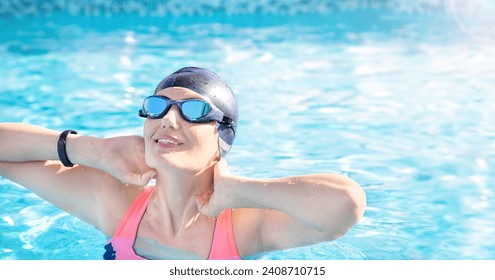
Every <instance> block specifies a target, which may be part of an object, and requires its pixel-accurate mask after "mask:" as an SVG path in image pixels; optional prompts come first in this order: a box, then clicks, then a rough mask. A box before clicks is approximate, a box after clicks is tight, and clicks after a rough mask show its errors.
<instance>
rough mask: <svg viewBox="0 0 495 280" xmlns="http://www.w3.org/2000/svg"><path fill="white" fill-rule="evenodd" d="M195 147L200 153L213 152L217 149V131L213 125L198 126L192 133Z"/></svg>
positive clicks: (208, 153)
mask: <svg viewBox="0 0 495 280" xmlns="http://www.w3.org/2000/svg"><path fill="white" fill-rule="evenodd" d="M193 135H194V138H195V141H194V142H196V143H197V145H196V147H197V148H198V150H201V153H202V154H207V155H210V154H214V153H215V152H216V151H217V150H218V133H217V129H216V126H215V125H208V126H207V125H204V126H201V127H198V129H196V131H195V133H194V134H193Z"/></svg>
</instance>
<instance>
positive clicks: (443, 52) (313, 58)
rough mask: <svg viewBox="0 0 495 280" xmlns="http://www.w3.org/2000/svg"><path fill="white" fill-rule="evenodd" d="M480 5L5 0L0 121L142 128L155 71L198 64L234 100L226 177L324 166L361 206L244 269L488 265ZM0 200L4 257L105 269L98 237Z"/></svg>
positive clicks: (25, 196)
mask: <svg viewBox="0 0 495 280" xmlns="http://www.w3.org/2000/svg"><path fill="white" fill-rule="evenodd" d="M72 2H74V3H72ZM489 2H490V1H488V0H487V1H481V0H478V1H462V0H456V1H430V2H427V1H420V0H416V1H410V3H409V4H407V5H404V4H400V3H401V2H400V1H385V0H384V1H375V2H370V1H364V0H363V1H358V0H354V1H350V0H341V1H314V2H312V1H299V2H295V4H294V2H291V1H282V0H279V1H266V3H265V2H256V4H252V3H253V2H250V1H238V2H236V3H235V4H234V3H231V4H227V3H225V2H222V1H219V2H215V4H207V3H208V1H204V3H203V1H200V3H202V4H201V5H199V4H197V5H195V6H194V5H191V3H189V4H188V3H187V1H186V3H184V2H183V1H177V2H176V1H168V2H167V4H163V5H159V4H157V3H155V2H154V1H142V2H139V1H135V2H134V1H127V2H122V1H98V2H97V3H98V4H94V5H93V6H89V4H87V3H86V4H85V3H82V4H77V2H76V1H45V2H44V4H40V3H38V2H37V1H32V2H30V1H10V2H8V3H3V4H0V26H1V27H2V30H3V31H2V33H1V34H0V38H1V40H0V42H1V43H0V57H1V58H2V63H0V73H1V75H0V76H1V78H0V79H2V82H1V83H0V112H1V113H0V115H1V118H0V121H2V122H7V121H13V122H28V123H32V124H36V125H42V126H46V127H49V128H52V129H58V130H63V129H67V128H71V129H76V130H78V131H79V132H80V133H83V134H86V135H96V136H101V137H109V136H115V135H125V134H141V126H142V123H143V120H142V119H140V118H139V117H138V116H137V110H138V109H139V106H140V104H141V102H142V99H143V98H144V97H145V96H147V95H148V94H150V93H151V92H152V91H153V89H154V87H155V85H156V83H157V82H158V81H160V80H161V78H163V76H164V75H165V74H168V73H170V72H171V71H172V70H176V69H178V68H180V67H183V66H188V65H195V66H200V67H205V68H209V69H212V70H214V71H216V72H217V73H219V74H220V75H221V76H222V77H224V78H225V80H226V81H227V82H228V83H229V84H230V85H231V86H232V88H233V89H234V91H235V92H236V93H237V96H238V100H239V109H240V124H239V128H238V136H237V138H236V142H235V144H234V146H233V149H232V150H231V152H230V154H229V155H228V157H227V159H228V161H229V164H230V166H231V169H232V171H233V172H234V173H237V174H240V175H244V176H252V177H277V176H286V175H295V174H304V173H318V172H337V173H342V174H346V175H348V176H350V177H351V178H353V179H354V180H356V181H358V182H359V183H360V184H361V185H362V186H363V188H364V190H365V191H366V194H367V198H368V206H367V209H366V213H365V216H364V218H363V219H362V220H361V222H360V223H359V224H358V225H356V226H355V227H354V228H353V229H352V230H351V231H350V232H349V233H348V234H347V235H346V236H344V237H343V238H341V239H339V240H337V241H335V242H328V243H321V244H317V245H314V246H308V247H302V248H296V249H291V250H286V251H278V252H271V253H267V254H262V255H257V256H253V257H252V258H253V259H495V241H494V240H495V227H494V226H493V225H494V222H493V221H495V203H494V202H495V199H494V192H495V186H494V182H495V180H494V179H495V175H494V174H495V170H494V163H495V162H494V161H495V160H494V159H495V98H494V97H495V96H494V90H495V68H494V66H493V65H495V49H494V48H493V47H492V46H493V43H494V42H495V38H494V37H493V32H489V31H490V30H491V31H493V28H494V26H495V25H494V22H493V21H492V19H491V18H490V17H489V16H486V15H490V14H493V13H490V12H493V11H494V10H495V7H494V6H495V5H494V4H490V3H489ZM16 3H17V4H16ZM61 3H62V4H61ZM139 3H144V4H139ZM181 3H182V4H181ZM194 3H198V2H194ZM250 3H251V4H250ZM291 3H292V4H291ZM369 3H374V4H373V5H371V4H369ZM429 3H430V4H429ZM9 5H11V6H9ZM315 11H317V12H315ZM0 190H1V191H0V209H2V211H1V213H0V216H1V219H0V232H1V237H0V259H101V256H102V254H103V251H104V250H103V244H104V243H105V242H106V237H105V236H104V235H102V234H100V233H98V232H97V231H96V230H94V229H93V228H92V227H90V226H87V225H85V224H84V223H82V222H80V221H79V220H77V219H75V218H72V217H70V216H68V215H67V214H65V213H63V212H60V211H59V210H57V209H56V208H54V207H53V206H51V205H49V204H47V203H46V202H43V201H42V200H40V199H39V198H38V197H36V196H35V195H33V194H32V193H30V192H29V191H26V190H25V189H23V188H22V187H20V186H17V185H15V184H13V183H11V182H9V181H7V180H5V179H3V178H0Z"/></svg>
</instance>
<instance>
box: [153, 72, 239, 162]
mask: <svg viewBox="0 0 495 280" xmlns="http://www.w3.org/2000/svg"><path fill="white" fill-rule="evenodd" d="M169 87H183V88H187V89H190V90H192V91H194V92H196V93H198V94H200V95H202V96H203V97H204V98H205V99H206V100H207V101H208V102H210V103H211V104H213V105H215V106H216V107H217V108H218V109H220V111H222V112H223V114H224V115H225V117H226V118H228V119H229V120H231V121H230V123H223V122H222V123H219V126H218V136H219V141H218V142H219V147H220V155H221V156H222V157H224V156H225V155H226V154H227V153H228V152H229V150H230V148H231V147H232V144H233V143H234V138H235V132H236V129H237V121H238V119H239V112H238V108H237V99H236V97H235V95H234V92H233V91H232V89H231V88H230V87H229V85H227V83H225V82H224V81H223V80H222V78H220V76H218V75H217V74H216V73H214V72H212V71H210V70H207V69H204V68H199V67H185V68H182V69H179V70H177V71H175V72H174V73H172V74H170V75H169V76H167V77H165V78H164V79H163V80H162V81H161V82H160V83H159V84H158V85H157V86H156V89H155V94H156V93H157V92H159V91H161V90H162V89H165V88H169Z"/></svg>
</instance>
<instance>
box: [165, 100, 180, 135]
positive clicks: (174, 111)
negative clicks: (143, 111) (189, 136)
mask: <svg viewBox="0 0 495 280" xmlns="http://www.w3.org/2000/svg"><path fill="white" fill-rule="evenodd" d="M180 119H181V115H180V112H179V108H178V107H177V106H176V105H172V107H171V108H170V109H169V110H168V112H167V114H165V116H163V118H162V120H161V125H162V127H171V128H174V129H179V128H180Z"/></svg>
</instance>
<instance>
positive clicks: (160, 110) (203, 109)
mask: <svg viewBox="0 0 495 280" xmlns="http://www.w3.org/2000/svg"><path fill="white" fill-rule="evenodd" d="M172 105H177V107H179V109H180V110H179V111H180V114H181V116H182V118H183V119H184V120H186V121H188V122H190V123H208V122H212V121H216V122H218V123H222V124H226V125H229V126H231V125H232V123H233V120H232V119H230V118H228V117H226V116H224V114H223V113H222V111H220V109H218V108H217V107H215V106H214V105H213V104H210V103H208V102H206V101H204V100H201V99H185V100H172V99H170V98H167V97H165V96H160V95H152V96H148V97H146V98H145V99H144V102H143V108H142V109H141V110H139V116H140V117H143V118H149V119H161V118H163V117H164V116H165V115H166V114H167V113H168V111H169V110H170V108H171V107H172Z"/></svg>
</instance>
